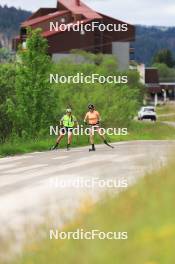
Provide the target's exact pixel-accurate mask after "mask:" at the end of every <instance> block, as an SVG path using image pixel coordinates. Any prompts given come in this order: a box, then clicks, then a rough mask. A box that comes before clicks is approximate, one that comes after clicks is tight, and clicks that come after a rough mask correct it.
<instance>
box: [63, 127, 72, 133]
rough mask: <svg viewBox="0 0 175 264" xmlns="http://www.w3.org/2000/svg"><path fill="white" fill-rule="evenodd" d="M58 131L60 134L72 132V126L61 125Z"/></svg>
mask: <svg viewBox="0 0 175 264" xmlns="http://www.w3.org/2000/svg"><path fill="white" fill-rule="evenodd" d="M60 132H61V133H62V134H67V133H72V132H73V128H72V127H63V128H61V130H60Z"/></svg>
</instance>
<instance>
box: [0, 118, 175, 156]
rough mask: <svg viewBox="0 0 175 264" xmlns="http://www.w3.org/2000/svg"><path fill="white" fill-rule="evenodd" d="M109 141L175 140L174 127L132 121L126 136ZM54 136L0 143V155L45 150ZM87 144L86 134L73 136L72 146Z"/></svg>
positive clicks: (158, 123)
mask: <svg viewBox="0 0 175 264" xmlns="http://www.w3.org/2000/svg"><path fill="white" fill-rule="evenodd" d="M107 139H108V140H109V141H111V142H117V141H129V140H175V128H174V127H171V126H168V125H166V124H161V123H160V122H156V123H152V122H136V121H133V122H132V124H131V125H130V127H129V128H128V135H127V136H110V137H108V138H107ZM54 142H55V137H49V138H45V139H38V140H32V139H31V140H27V141H23V140H20V139H19V140H16V142H11V143H5V144H1V145H0V157H5V156H8V155H15V154H24V153H30V152H34V151H46V150H49V149H50V147H51V146H53V144H54ZM95 142H96V144H99V143H102V141H101V139H100V138H99V136H96V137H95ZM86 145H89V138H88V136H74V139H73V143H72V147H78V146H86ZM65 146H66V139H64V140H63V142H62V143H61V146H60V147H61V148H64V147H65Z"/></svg>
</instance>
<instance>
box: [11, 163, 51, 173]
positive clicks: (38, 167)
mask: <svg viewBox="0 0 175 264" xmlns="http://www.w3.org/2000/svg"><path fill="white" fill-rule="evenodd" d="M47 166H48V164H39V165H32V166H26V167H22V168H18V169H13V170H7V171H6V173H19V172H24V171H28V170H32V169H40V168H43V167H47Z"/></svg>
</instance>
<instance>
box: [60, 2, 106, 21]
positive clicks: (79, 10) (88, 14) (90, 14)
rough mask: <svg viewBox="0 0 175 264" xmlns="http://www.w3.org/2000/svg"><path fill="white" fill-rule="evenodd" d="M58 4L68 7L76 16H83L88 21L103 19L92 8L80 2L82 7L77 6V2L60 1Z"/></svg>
mask: <svg viewBox="0 0 175 264" xmlns="http://www.w3.org/2000/svg"><path fill="white" fill-rule="evenodd" d="M58 3H59V4H61V5H63V6H64V7H66V9H68V10H70V11H71V12H72V13H74V14H82V15H83V16H84V17H85V18H88V19H101V18H102V16H101V15H99V14H98V13H97V12H95V11H94V10H92V9H91V8H90V7H88V6H87V5H85V4H84V3H82V2H81V1H80V5H79V6H78V5H77V4H76V1H75V0H58Z"/></svg>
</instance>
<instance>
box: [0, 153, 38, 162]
mask: <svg viewBox="0 0 175 264" xmlns="http://www.w3.org/2000/svg"><path fill="white" fill-rule="evenodd" d="M28 158H33V156H32V155H25V156H19V157H7V158H0V164H1V163H7V162H11V161H17V160H19V161H20V160H24V159H28Z"/></svg>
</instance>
